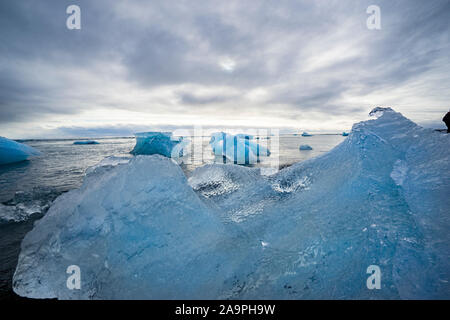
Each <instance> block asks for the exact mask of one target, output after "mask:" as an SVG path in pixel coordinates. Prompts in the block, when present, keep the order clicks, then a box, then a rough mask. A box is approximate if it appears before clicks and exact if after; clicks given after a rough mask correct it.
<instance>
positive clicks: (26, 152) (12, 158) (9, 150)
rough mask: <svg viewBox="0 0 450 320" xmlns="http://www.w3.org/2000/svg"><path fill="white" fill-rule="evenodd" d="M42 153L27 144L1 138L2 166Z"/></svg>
mask: <svg viewBox="0 0 450 320" xmlns="http://www.w3.org/2000/svg"><path fill="white" fill-rule="evenodd" d="M40 154H41V153H40V152H39V151H38V150H36V149H34V148H32V147H30V146H27V145H26V144H23V143H19V142H16V141H13V140H9V139H7V138H4V137H0V165H2V164H7V163H14V162H20V161H24V160H27V159H29V158H30V157H32V156H38V155H40Z"/></svg>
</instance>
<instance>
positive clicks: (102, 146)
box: [0, 134, 346, 299]
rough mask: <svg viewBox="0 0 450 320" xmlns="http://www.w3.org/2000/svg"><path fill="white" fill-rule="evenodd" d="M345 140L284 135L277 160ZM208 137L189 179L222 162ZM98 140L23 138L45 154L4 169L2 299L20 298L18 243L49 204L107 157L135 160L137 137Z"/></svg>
mask: <svg viewBox="0 0 450 320" xmlns="http://www.w3.org/2000/svg"><path fill="white" fill-rule="evenodd" d="M271 138H272V140H273V139H275V138H274V137H271ZM345 138H346V137H343V136H341V135H330V134H328V135H314V136H311V137H303V136H301V135H280V136H279V140H278V141H279V156H278V157H277V158H278V159H277V160H278V161H277V162H278V163H279V167H280V168H283V167H286V166H289V165H292V164H293V163H296V162H300V161H305V160H307V159H310V158H313V157H316V156H319V155H321V154H323V153H325V152H327V151H329V150H331V149H332V148H333V147H335V146H336V145H338V144H339V143H340V142H342V141H343V140H344V139H345ZM188 139H191V140H192V139H193V137H188ZM209 139H210V137H201V141H202V147H203V152H202V154H201V155H200V156H201V159H197V158H194V159H193V161H192V162H191V164H188V165H184V166H182V168H183V170H184V172H185V173H186V175H187V176H189V174H190V173H191V172H192V171H193V170H195V168H196V167H198V166H201V165H204V164H207V163H213V162H220V163H221V162H222V161H223V160H222V159H221V158H220V159H218V157H215V156H214V155H213V154H212V153H211V148H210V146H209V144H208V142H209ZM94 140H96V141H98V142H99V144H92V145H74V144H73V143H74V141H77V140H68V139H64V140H23V141H21V142H23V143H25V144H27V145H29V146H32V147H34V148H36V149H37V150H39V151H41V153H42V155H41V156H39V157H36V158H33V159H31V160H30V161H23V162H20V163H15V164H11V165H3V166H0V203H1V204H0V299H19V297H18V296H16V295H15V294H14V293H13V291H12V277H13V274H14V270H15V267H16V264H17V258H18V255H19V253H20V243H21V241H22V239H23V237H24V236H25V235H26V233H27V232H28V231H30V230H31V229H32V228H33V223H34V221H36V220H37V219H39V218H40V217H42V216H43V215H44V214H45V212H46V211H47V210H48V208H49V206H50V205H51V202H52V201H53V200H54V199H55V198H56V197H58V196H59V195H60V194H62V193H64V192H67V191H69V190H72V189H75V188H78V187H80V186H81V184H82V182H83V177H84V175H85V172H86V169H87V168H89V167H91V166H93V165H95V164H97V163H98V162H100V161H101V160H102V159H104V158H105V157H108V156H119V157H132V156H131V155H130V153H129V152H130V151H131V150H132V149H133V146H134V144H135V138H134V137H125V138H101V139H94ZM302 144H307V145H309V146H311V147H312V150H299V146H300V145H302ZM269 149H270V143H269ZM273 160H274V159H273V157H272V158H270V157H269V158H268V159H267V160H263V161H262V163H260V164H257V165H256V166H267V165H268V164H271V161H273ZM8 218H9V220H8ZM11 219H14V220H15V221H11ZM7 220H8V221H7Z"/></svg>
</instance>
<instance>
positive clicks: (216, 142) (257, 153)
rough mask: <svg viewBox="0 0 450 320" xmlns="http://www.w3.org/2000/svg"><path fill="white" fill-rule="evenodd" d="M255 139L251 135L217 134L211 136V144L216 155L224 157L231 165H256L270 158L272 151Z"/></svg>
mask: <svg viewBox="0 0 450 320" xmlns="http://www.w3.org/2000/svg"><path fill="white" fill-rule="evenodd" d="M253 139H254V137H253V136H251V135H245V134H237V135H232V134H228V133H225V132H216V133H213V134H212V135H211V140H210V142H209V143H210V145H211V148H212V151H213V153H214V155H216V156H223V157H225V158H226V159H227V160H229V161H230V162H231V163H234V164H255V163H257V162H259V161H260V160H261V158H262V157H267V156H270V151H269V149H268V148H266V147H264V146H262V145H261V144H260V143H258V142H255V141H254V140H253ZM256 140H257V141H259V139H256Z"/></svg>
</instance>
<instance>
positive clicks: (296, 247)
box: [14, 111, 450, 299]
mask: <svg viewBox="0 0 450 320" xmlns="http://www.w3.org/2000/svg"><path fill="white" fill-rule="evenodd" d="M449 144H450V141H449V136H448V135H442V134H438V133H434V132H432V131H431V130H426V129H422V128H420V127H418V126H417V125H415V124H414V123H413V122H411V121H409V120H408V119H406V118H404V117H403V116H401V115H400V114H399V113H396V112H394V111H392V112H385V113H384V114H383V115H382V116H380V118H378V119H376V120H369V121H364V122H361V123H358V124H356V125H354V127H353V130H352V134H351V135H350V136H349V138H348V139H346V140H345V141H344V142H343V143H341V144H340V145H338V146H337V147H336V148H334V149H333V150H332V151H330V152H328V153H326V154H324V155H322V156H320V157H317V158H315V159H311V160H308V161H305V162H301V163H297V164H294V165H293V166H291V167H288V168H286V169H283V170H281V171H280V172H279V173H278V174H276V175H274V176H271V177H261V176H259V173H258V169H256V168H245V167H240V166H234V165H209V166H205V167H201V168H199V169H198V170H196V171H195V172H194V173H193V175H192V177H191V179H190V180H189V181H190V182H191V184H192V185H193V186H194V185H197V186H201V185H203V189H202V188H200V189H199V190H198V192H199V193H198V196H196V195H195V194H193V192H192V189H191V188H190V187H188V185H187V181H186V180H185V178H184V176H183V175H182V173H181V171H180V169H179V168H178V167H176V166H172V165H169V164H170V163H171V162H170V160H168V159H163V158H161V157H156V156H152V157H138V158H139V162H138V160H137V159H136V160H133V161H130V163H129V164H125V165H121V166H118V167H115V168H112V169H111V170H108V171H104V172H103V171H102V172H98V173H96V174H94V175H91V176H88V177H87V178H86V180H85V182H84V185H83V187H82V188H81V189H80V190H74V191H71V192H69V193H67V194H66V195H63V196H61V197H60V198H58V200H57V201H56V202H55V204H54V205H53V206H52V208H51V209H50V211H49V212H48V214H47V215H46V216H45V217H44V218H43V219H42V220H41V221H39V223H37V224H36V226H35V228H34V229H33V231H31V232H30V234H29V235H27V237H26V238H25V239H24V241H23V243H22V252H21V254H20V257H19V264H18V267H17V270H16V273H15V276H14V290H15V291H16V292H17V293H19V294H21V295H26V296H33V297H59V298H106V299H107V298H160V299H161V298H186V297H189V298H198V297H201V298H211V299H214V298H236V299H241V298H258V299H264V298H276V299H299V298H319V299H323V298H329V299H330V298H339V299H343V298H360V299H370V298H379V299H380V298H381V299H398V298H416V299H418V298H421V299H431V298H441V299H443V298H449V292H450V290H449V282H448V281H449V273H450V272H449V267H448V261H449V260H448V252H450V250H449V247H450V245H449V243H450V240H449V235H448V229H449V227H450V222H449V215H448V208H449V207H450V200H449V199H448V194H449V192H450V182H449V181H450V179H449V172H450V165H449V164H450V161H449V155H448V150H449V146H450V145H449ZM399 159H401V161H404V162H405V166H407V168H408V170H407V171H406V173H405V175H404V176H403V183H402V184H401V186H399V185H397V184H396V181H395V180H394V179H393V178H392V177H391V173H392V172H393V171H394V172H395V166H396V163H397V161H398V160H399ZM180 174H181V175H180ZM394 176H395V175H394ZM170 177H179V179H178V178H177V179H175V180H170ZM216 177H217V178H216ZM168 180H170V181H168ZM208 181H212V182H214V181H218V184H217V185H216V184H214V183H212V184H210V185H209V186H208V185H207V184H206V183H207V182H208ZM222 181H227V183H231V184H232V185H233V186H234V187H233V188H232V189H228V190H227V192H216V193H215V192H211V193H209V194H208V197H203V195H202V191H204V190H209V189H205V187H206V188H212V190H214V188H220V187H221V183H222ZM302 181H307V183H306V185H307V187H306V188H305V187H303V186H302ZM194 182H195V183H194ZM277 185H279V186H282V187H283V188H285V189H284V190H289V191H290V192H281V191H280V190H278V188H276V187H275V188H274V186H277ZM303 185H305V184H303ZM295 186H299V187H298V188H296V187H295ZM290 187H292V188H291V189H289V188H290ZM188 190H191V191H188ZM199 197H200V198H201V199H202V201H200V200H199ZM194 212H195V213H194ZM207 216H208V217H211V218H206V217H207ZM144 217H147V218H149V219H150V221H154V224H151V223H150V225H148V221H147V220H146V218H144ZM181 217H183V222H182V223H178V222H177V221H179V219H180V218H181ZM212 217H216V218H217V219H213V218H212ZM152 218H153V219H152ZM205 219H206V221H205ZM210 219H212V220H210ZM207 221H210V222H211V223H210V222H207ZM212 221H215V222H214V223H212ZM193 223H194V224H195V223H198V225H196V226H192V224H193ZM112 227H114V228H112ZM119 227H120V228H119ZM104 228H105V229H104ZM186 228H187V230H186ZM224 228H225V229H224ZM227 228H228V229H227ZM111 230H115V232H112V231H111ZM224 230H226V231H224ZM209 232H213V233H214V235H215V237H213V238H208V239H207V240H205V239H202V237H203V236H204V235H205V234H209ZM169 233H170V234H173V233H174V234H175V235H176V239H178V240H179V241H172V242H168V241H166V240H167V239H170V236H169V235H168V234H169ZM46 234H47V235H48V236H45V235H46ZM164 235H166V236H167V237H169V238H167V237H166V236H164ZM161 236H163V238H160V237H161ZM130 238H132V239H133V241H131V239H130ZM161 241H162V242H161ZM262 242H264V243H266V244H270V245H269V246H262V245H261V243H262ZM148 243H156V244H162V245H161V246H156V247H153V250H152V251H147V250H148V247H147V246H146V245H145V244H148ZM116 244H117V245H118V246H119V247H117V245H116ZM122 244H123V246H122ZM102 245H104V246H105V247H101V246H102ZM98 246H100V248H99V247H98ZM198 246H201V247H202V248H203V249H199V248H198ZM100 249H101V250H100ZM121 250H124V251H125V252H126V253H127V256H131V257H133V259H131V260H125V261H124V260H123V259H121V257H122V256H123V253H121ZM199 250H200V251H199ZM94 255H95V256H94ZM178 255H181V256H180V257H179V258H178ZM93 256H94V258H92V257H93ZM202 257H207V258H205V259H203V258H202ZM62 258H64V259H65V260H61V259H62ZM58 259H59V260H58ZM77 261H78V263H80V261H87V262H88V264H87V265H84V266H80V267H81V269H82V270H84V273H85V274H87V278H85V280H83V281H86V283H85V282H83V283H85V287H84V289H82V290H81V291H78V292H73V291H69V290H67V288H65V287H64V285H65V280H66V277H67V275H66V274H65V270H64V267H65V265H66V264H69V263H70V264H76V262H77ZM83 263H84V262H83ZM160 263H163V266H160V265H159V264H160ZM372 264H376V265H379V266H380V268H381V270H382V289H381V290H368V289H367V288H366V286H365V283H366V279H367V277H368V275H367V274H366V268H367V266H369V265H372ZM103 266H104V267H105V268H106V266H107V270H105V269H104V268H103ZM213 267H214V268H219V271H217V272H218V273H214V272H213V270H216V269H214V268H213ZM137 271H139V272H137ZM135 275H136V277H135ZM94 278H95V279H96V280H95V281H93V279H94ZM169 278H170V280H169ZM159 279H161V281H159ZM172 279H175V282H174V281H173V280H172ZM86 286H87V287H86ZM205 286H210V287H208V289H210V290H208V289H207V290H204V289H205V288H206V287H205Z"/></svg>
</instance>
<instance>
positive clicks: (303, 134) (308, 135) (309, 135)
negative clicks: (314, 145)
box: [302, 132, 312, 137]
mask: <svg viewBox="0 0 450 320" xmlns="http://www.w3.org/2000/svg"><path fill="white" fill-rule="evenodd" d="M302 137H312V134H309V133H308V132H303V133H302Z"/></svg>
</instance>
